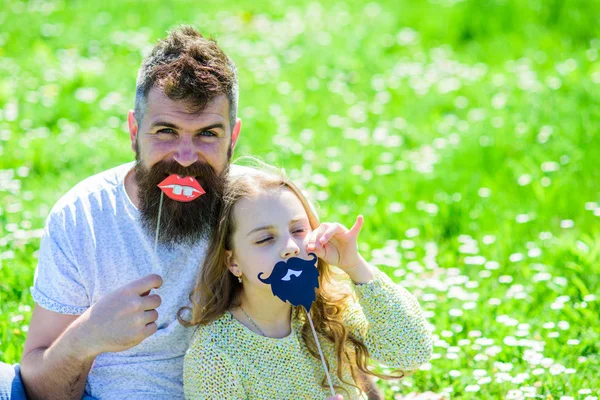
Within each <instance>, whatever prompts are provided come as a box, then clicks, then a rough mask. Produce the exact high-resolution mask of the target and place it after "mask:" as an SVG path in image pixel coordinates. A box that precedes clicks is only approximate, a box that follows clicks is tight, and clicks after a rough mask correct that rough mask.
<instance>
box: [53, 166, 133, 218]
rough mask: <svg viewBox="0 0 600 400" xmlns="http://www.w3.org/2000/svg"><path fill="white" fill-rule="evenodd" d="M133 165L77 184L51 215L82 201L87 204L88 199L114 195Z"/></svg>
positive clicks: (62, 198)
mask: <svg viewBox="0 0 600 400" xmlns="http://www.w3.org/2000/svg"><path fill="white" fill-rule="evenodd" d="M133 165H134V163H133V162H129V163H125V164H121V165H118V166H116V167H113V168H110V169H107V170H105V171H102V172H99V173H97V174H95V175H92V176H89V177H87V178H85V179H84V180H82V181H81V182H79V183H77V184H76V185H75V186H73V187H72V188H71V190H69V191H68V192H67V193H65V194H64V195H63V196H62V197H61V198H60V199H59V200H58V201H57V202H56V204H55V205H54V207H53V208H52V211H51V214H53V213H56V212H61V211H62V210H65V209H68V208H71V207H74V206H76V205H77V204H78V203H81V202H82V201H84V202H88V200H89V199H90V197H98V196H102V194H104V193H106V194H109V195H113V196H114V195H116V192H117V190H118V189H119V187H120V186H121V185H123V181H124V179H125V176H126V175H127V173H128V172H129V171H130V170H131V169H132V168H133Z"/></svg>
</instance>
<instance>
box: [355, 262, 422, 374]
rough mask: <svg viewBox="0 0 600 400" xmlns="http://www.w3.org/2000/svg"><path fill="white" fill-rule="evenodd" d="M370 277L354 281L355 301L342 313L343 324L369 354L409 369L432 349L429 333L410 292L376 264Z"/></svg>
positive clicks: (418, 363)
mask: <svg viewBox="0 0 600 400" xmlns="http://www.w3.org/2000/svg"><path fill="white" fill-rule="evenodd" d="M373 271H374V278H373V280H372V281H370V282H368V283H365V284H354V290H355V292H356V295H357V298H358V303H354V304H353V305H352V306H350V307H349V308H348V310H347V312H346V315H345V322H346V326H347V327H348V328H349V330H350V332H352V334H354V335H355V336H358V338H360V339H361V340H362V341H363V343H364V344H365V345H366V346H367V348H368V350H369V355H370V357H371V358H372V359H373V360H375V361H378V362H380V363H383V364H385V365H387V366H388V367H391V368H399V369H400V370H402V371H412V370H415V369H416V368H418V367H419V366H420V365H421V364H423V363H425V362H427V361H428V360H429V357H430V356H431V352H432V340H431V332H430V331H429V329H428V323H427V320H426V319H425V317H424V316H423V311H422V310H421V308H420V306H419V303H418V302H417V300H416V299H415V297H414V296H413V295H411V294H410V293H409V292H408V291H407V290H406V289H404V288H403V287H401V286H400V285H397V284H395V283H394V282H392V280H391V279H390V278H389V277H388V276H387V275H386V274H385V273H383V272H381V271H380V270H379V269H377V268H376V267H373Z"/></svg>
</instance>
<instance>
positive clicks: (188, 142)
mask: <svg viewBox="0 0 600 400" xmlns="http://www.w3.org/2000/svg"><path fill="white" fill-rule="evenodd" d="M173 158H174V159H175V161H177V162H178V163H179V164H180V165H181V166H182V167H189V166H190V165H192V164H193V163H195V162H196V161H198V153H197V152H196V147H195V146H194V141H193V140H192V138H191V137H189V136H187V135H186V136H182V137H181V138H180V139H179V143H177V150H176V151H175V154H174V155H173Z"/></svg>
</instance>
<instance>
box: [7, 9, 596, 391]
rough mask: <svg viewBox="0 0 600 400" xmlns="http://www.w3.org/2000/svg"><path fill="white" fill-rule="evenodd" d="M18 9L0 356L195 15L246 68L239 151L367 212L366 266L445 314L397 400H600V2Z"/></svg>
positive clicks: (18, 334) (334, 210) (12, 22)
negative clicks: (64, 210)
mask: <svg viewBox="0 0 600 400" xmlns="http://www.w3.org/2000/svg"><path fill="white" fill-rule="evenodd" d="M0 2H1V6H0V26H1V27H2V29H0V360H1V361H4V362H9V363H12V362H17V361H18V360H19V358H20V355H21V351H22V347H23V343H24V340H25V336H26V335H27V329H28V323H29V322H28V321H29V319H30V316H31V309H32V307H33V302H32V299H31V296H30V294H29V287H30V286H31V284H32V282H33V275H34V271H35V267H36V262H37V257H36V256H37V250H38V248H39V240H40V237H41V234H42V232H43V226H44V220H45V218H46V216H47V215H48V212H49V210H50V208H51V207H52V205H53V204H54V202H55V201H56V200H58V199H59V198H60V196H62V195H63V194H64V193H65V192H66V191H67V190H69V189H70V188H71V187H72V186H73V185H75V184H76V183H77V182H79V181H80V180H82V179H84V178H85V177H87V176H89V175H91V174H94V173H97V172H100V171H102V170H104V169H107V168H110V167H112V166H115V165H118V164H120V163H123V162H127V161H131V160H132V159H133V153H132V152H131V149H130V146H129V137H128V133H127V129H126V115H127V111H128V110H129V109H131V108H132V107H133V99H134V89H135V77H136V73H137V69H138V67H139V65H140V62H141V59H142V57H143V55H145V54H146V53H147V52H148V50H149V49H150V48H151V47H152V45H153V44H154V43H155V42H156V40H158V39H159V38H161V37H163V36H164V35H165V32H166V31H167V30H168V29H170V28H172V27H174V26H176V25H179V24H182V23H187V24H192V25H193V26H194V27H196V28H198V29H199V30H200V31H201V32H203V33H206V34H208V35H212V36H214V37H215V39H217V41H218V43H219V44H220V45H221V46H222V47H223V48H224V50H225V51H226V52H227V54H229V55H230V56H231V57H232V58H233V59H234V61H235V62H236V63H237V66H238V70H239V74H240V86H241V87H240V92H241V97H240V110H239V116H240V117H241V118H242V119H243V122H244V125H243V131H242V136H241V137H240V142H239V145H238V147H237V149H236V156H240V155H248V154H250V155H255V156H258V157H261V158H263V159H264V160H266V161H268V162H271V163H274V164H276V165H279V166H282V167H285V169H286V170H287V172H288V173H289V174H290V175H291V176H292V177H293V178H294V179H295V180H296V181H297V182H299V183H301V184H303V185H305V186H306V187H307V188H308V189H309V191H310V192H311V193H312V194H313V197H314V199H315V201H316V202H317V203H318V206H319V213H320V216H321V219H322V220H325V221H339V222H341V223H343V224H346V225H350V224H352V222H353V221H354V218H355V216H356V215H357V214H358V213H361V214H363V215H364V216H365V228H364V229H363V233H362V234H361V250H362V254H363V255H364V256H365V257H366V258H367V259H369V260H370V261H371V262H372V263H374V264H376V265H378V266H379V267H380V268H382V269H383V270H385V271H386V272H387V273H388V274H389V275H390V276H391V277H392V278H393V279H394V280H395V281H397V282H399V283H401V284H402V285H404V286H405V287H406V288H407V289H409V290H410V291H411V292H413V293H414V294H415V295H416V296H417V297H418V298H419V300H420V302H421V305H422V307H423V308H424V309H425V310H426V312H427V315H428V318H429V321H430V323H431V325H432V329H433V331H434V338H435V348H434V355H433V358H432V360H431V362H430V363H428V364H426V365H424V366H423V367H422V368H421V370H420V371H418V372H417V373H415V374H414V375H412V376H410V377H408V378H405V379H403V380H401V381H394V382H385V383H384V382H381V383H380V384H381V387H382V388H384V390H385V391H386V398H390V399H393V398H394V397H395V396H398V395H401V394H407V393H409V392H413V391H418V392H421V391H434V392H437V393H446V394H447V395H448V396H449V397H450V398H453V399H481V398H484V399H488V398H489V399H495V398H507V399H518V398H525V397H527V398H543V399H559V398H564V399H597V398H598V396H599V394H600V389H599V388H600V356H599V354H598V353H599V351H600V344H599V340H600V338H599V336H600V335H599V332H600V328H599V327H598V326H599V311H600V304H599V300H600V290H599V286H600V284H599V280H600V278H599V277H600V190H599V185H598V182H599V180H600V168H598V160H600V136H599V128H598V127H599V124H600V54H599V53H600V37H599V35H598V33H599V32H600V31H599V30H598V27H599V26H600V2H599V1H597V0H587V1H584V0H573V1H570V0H548V1H541V0H463V1H460V0H430V1H422V0H415V1H398V0H395V1H391V0H390V1H387V0H383V1H380V2H374V1H373V2H368V3H367V2H364V3H359V2H347V3H346V2H337V3H335V2H322V3H317V2H303V1H297V2H294V5H293V6H290V5H287V4H288V2H284V1H282V0H272V1H263V0H253V1H248V0H240V1H237V2H235V4H234V3H233V2H229V3H225V5H223V4H222V2H216V1H205V2H197V1H187V0H186V1H181V0H177V1H168V2H167V1H156V0H152V1H146V2H144V3H143V4H141V3H138V2H133V1H120V2H107V3H104V4H102V2H88V1H66V0H62V1H58V0H45V1H42V0H39V1H24V2H23V1H15V0H0ZM382 368H384V367H382ZM563 396H564V397H563Z"/></svg>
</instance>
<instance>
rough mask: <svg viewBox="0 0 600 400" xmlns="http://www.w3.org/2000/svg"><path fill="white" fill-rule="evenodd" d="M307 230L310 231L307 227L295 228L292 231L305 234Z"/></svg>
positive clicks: (299, 234)
mask: <svg viewBox="0 0 600 400" xmlns="http://www.w3.org/2000/svg"><path fill="white" fill-rule="evenodd" d="M307 232H308V229H306V228H298V229H295V230H294V231H293V232H292V233H294V234H296V235H298V236H303V235H305V234H306V233H307Z"/></svg>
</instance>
